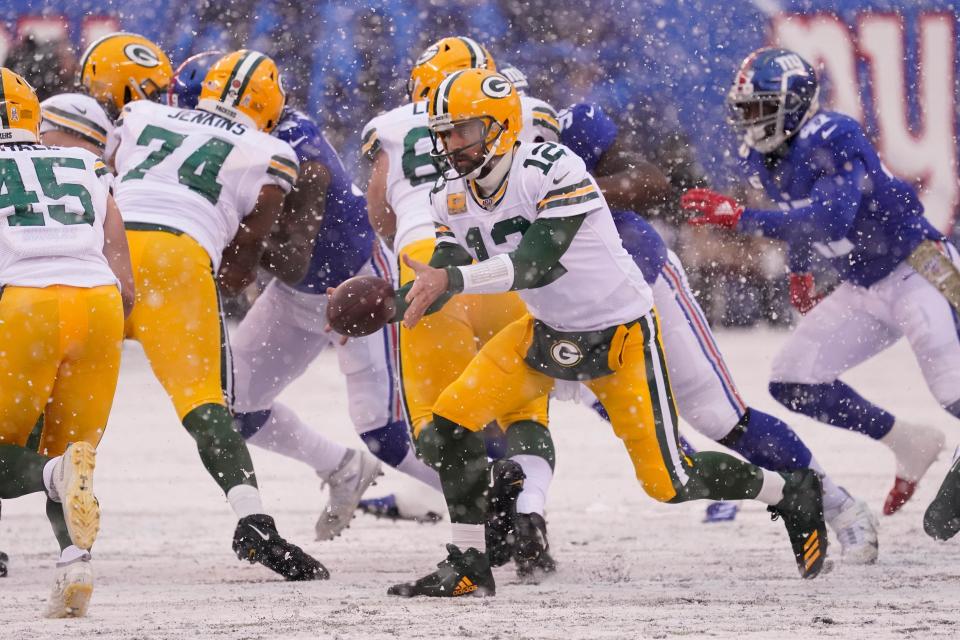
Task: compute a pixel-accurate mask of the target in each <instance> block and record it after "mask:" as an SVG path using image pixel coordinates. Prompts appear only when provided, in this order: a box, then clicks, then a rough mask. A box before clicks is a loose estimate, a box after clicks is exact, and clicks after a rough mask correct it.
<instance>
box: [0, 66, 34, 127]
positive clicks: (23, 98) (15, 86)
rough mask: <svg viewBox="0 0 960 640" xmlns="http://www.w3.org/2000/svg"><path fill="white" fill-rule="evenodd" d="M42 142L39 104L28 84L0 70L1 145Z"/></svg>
mask: <svg viewBox="0 0 960 640" xmlns="http://www.w3.org/2000/svg"><path fill="white" fill-rule="evenodd" d="M39 140H40V100H38V99H37V94H36V92H35V91H34V90H33V87H31V86H30V83H28V82H27V81H26V80H24V79H23V78H22V77H21V76H20V75H18V74H16V73H14V72H13V71H10V69H7V68H6V67H0V143H6V142H38V141H39Z"/></svg>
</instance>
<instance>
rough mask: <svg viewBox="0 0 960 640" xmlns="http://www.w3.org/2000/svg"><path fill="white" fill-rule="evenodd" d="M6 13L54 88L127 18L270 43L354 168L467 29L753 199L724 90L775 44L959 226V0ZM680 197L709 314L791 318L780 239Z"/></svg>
mask: <svg viewBox="0 0 960 640" xmlns="http://www.w3.org/2000/svg"><path fill="white" fill-rule="evenodd" d="M906 4H908V5H909V6H907V7H904V6H901V5H906ZM0 8H2V9H3V12H4V15H5V16H7V17H8V19H7V20H6V21H4V22H2V23H0V59H6V60H7V63H8V64H11V65H12V64H13V63H14V62H15V61H20V64H23V61H24V60H25V59H26V60H27V62H29V60H30V59H36V58H40V59H41V60H43V61H44V73H43V74H41V75H40V76H35V78H37V79H36V80H35V82H36V83H37V84H38V88H39V89H40V90H41V92H42V93H53V92H58V91H62V90H69V88H70V85H71V84H72V78H73V73H74V69H75V66H76V56H77V54H78V52H80V51H82V49H83V47H85V46H86V44H87V43H88V42H89V41H90V40H91V39H93V38H96V37H98V36H99V35H101V34H103V33H108V32H110V31H114V30H117V29H124V30H130V31H136V32H139V33H142V34H144V35H146V36H147V37H150V38H152V39H154V40H155V41H157V42H158V43H159V44H160V45H161V46H162V47H164V48H165V49H166V50H167V51H168V52H169V53H170V55H171V59H172V60H173V62H174V65H176V64H178V63H179V62H180V61H182V60H183V59H184V58H185V57H186V56H188V55H189V54H191V53H195V52H198V51H203V50H207V49H211V48H219V49H231V48H239V47H241V46H249V47H252V48H257V49H260V50H262V51H264V52H266V53H268V54H271V55H273V56H274V57H275V58H276V59H277V61H278V62H279V63H280V65H281V67H282V68H283V69H284V70H285V73H286V78H285V79H286V81H287V86H288V88H289V89H290V93H291V96H292V98H293V101H294V102H295V103H297V104H299V105H303V106H306V108H307V109H308V110H309V111H311V112H312V113H313V114H315V115H316V116H317V117H318V119H319V120H320V121H321V123H322V124H323V126H324V128H325V130H326V132H327V134H328V136H329V137H330V139H331V141H332V142H333V143H334V145H335V146H336V147H337V148H338V149H339V150H340V151H341V153H342V154H343V155H344V158H345V160H346V161H347V163H348V166H353V164H354V163H355V161H356V155H357V147H358V146H359V136H358V133H359V131H360V129H361V128H362V126H363V124H364V123H365V122H366V121H367V120H368V119H369V118H370V117H372V116H374V115H376V113H378V112H379V111H381V110H383V109H386V108H390V107H393V106H395V105H396V104H398V103H399V102H400V101H402V100H403V99H404V96H403V91H404V86H405V82H406V77H407V73H408V70H409V68H410V64H411V62H412V57H413V56H415V55H416V53H418V52H419V51H420V50H422V49H423V48H424V47H425V46H426V45H427V44H429V42H431V41H432V40H435V39H436V38H438V37H440V36H443V35H448V34H461V35H470V36H473V37H475V38H476V39H478V40H480V41H482V42H484V43H485V44H486V45H487V46H488V47H489V48H490V49H491V51H492V52H493V54H494V57H495V58H496V59H497V60H499V61H501V62H503V61H510V62H512V63H513V64H514V65H516V66H518V67H519V68H520V69H522V70H523V71H525V72H526V73H527V75H528V76H529V77H530V83H531V89H530V92H531V93H532V94H534V95H536V96H537V97H540V98H543V99H545V100H547V101H549V102H551V103H552V104H553V105H554V106H555V107H557V108H562V107H564V106H566V105H568V104H570V103H572V102H576V101H581V100H589V101H591V102H597V103H600V104H601V105H602V106H603V107H604V108H605V109H607V110H608V112H609V113H610V114H611V115H612V116H613V117H614V118H615V119H616V120H617V121H618V122H619V123H620V124H621V127H622V131H623V132H624V133H627V134H629V135H631V136H632V138H633V140H634V141H635V144H636V145H637V146H638V147H639V148H640V149H641V150H642V151H643V152H644V153H645V154H646V155H647V156H648V157H650V158H651V159H653V160H654V161H656V162H658V163H659V164H661V166H665V167H668V168H669V169H670V173H671V177H672V179H673V182H674V184H675V186H676V188H677V190H678V191H679V190H681V189H683V188H685V187H688V186H691V185H693V184H698V183H710V184H713V185H715V186H717V187H719V188H722V189H727V190H733V191H735V192H738V193H740V194H741V195H743V196H744V197H748V194H747V192H746V190H745V189H744V186H743V185H744V182H743V178H744V176H741V175H738V173H737V170H736V166H735V163H734V162H733V160H732V158H733V156H734V155H735V151H736V142H735V140H734V138H733V136H732V134H731V132H730V130H729V128H728V127H727V126H726V125H725V123H724V116H725V108H724V105H723V95H724V92H725V91H726V89H727V87H728V84H729V81H730V79H731V77H732V74H733V71H734V69H735V68H736V66H737V64H738V62H739V61H740V60H741V59H742V58H743V57H744V56H745V55H746V54H747V53H748V52H749V51H750V50H752V49H754V48H756V47H758V46H761V45H763V44H781V45H783V46H787V47H790V48H794V49H796V50H798V51H799V52H800V53H801V54H803V55H805V56H806V57H807V58H808V59H809V60H810V61H811V62H813V63H814V64H815V66H817V67H818V69H819V70H820V73H821V78H822V80H823V85H824V89H823V98H824V102H825V103H826V104H827V105H828V106H831V107H834V108H837V109H839V110H842V111H845V112H847V113H850V114H852V115H854V116H855V117H857V118H858V119H860V120H861V121H863V122H864V123H865V124H866V126H867V128H868V131H869V133H870V135H871V136H872V137H873V138H874V140H875V141H876V143H877V145H878V147H879V148H880V151H881V154H882V156H883V158H884V161H885V163H886V164H887V166H888V167H889V168H890V169H891V171H893V172H894V173H897V174H899V175H901V176H903V177H905V178H908V179H910V180H912V181H914V182H915V183H916V184H917V185H918V186H919V187H920V188H921V190H922V197H923V200H924V203H925V205H926V208H927V215H928V217H930V219H931V220H932V221H933V222H934V223H935V224H936V225H937V226H938V227H940V228H941V229H943V230H944V231H947V232H950V233H951V234H953V235H954V237H955V238H957V237H958V236H960V233H958V227H957V225H956V222H955V218H956V213H957V209H958V205H960V184H958V180H957V168H958V160H957V156H958V143H957V138H956V130H957V118H958V112H957V106H958V105H957V95H958V81H960V74H958V73H957V64H958V51H957V49H958V46H957V45H958V40H957V33H958V32H957V16H956V10H955V9H956V7H955V3H953V2H949V1H947V0H913V1H911V2H910V3H902V2H895V1H883V0H844V1H840V2H829V1H826V0H782V1H779V2H778V1H777V0H754V1H753V2H747V1H743V0H735V1H732V2H727V3H716V2H711V1H709V0H692V1H686V2H667V1H665V0H659V1H641V0H622V1H606V0H592V1H591V0H586V1H584V0H580V1H578V2H571V1H569V0H550V1H547V0H529V1H520V0H491V1H480V2H478V1H476V0H472V1H469V0H449V1H446V2H444V1H442V0H408V1H405V2H400V1H396V0H380V1H378V2H377V1H373V2H370V1H366V2H365V1H361V0H355V1H342V0H339V1H326V2H324V1H320V2H309V3H308V2H289V1H286V2H285V1H277V0H232V1H230V0H201V1H200V2H181V1H171V2H167V3H158V2H156V1H155V0H125V1H123V2H120V1H118V0H99V1H96V2H94V1H90V0H81V1H79V2H78V1H76V0H43V1H42V2H40V3H38V2H35V1H29V0H27V1H24V0H0ZM31 35H32V36H33V37H34V41H33V42H25V38H26V37H27V36H31ZM51 59H53V60H56V63H55V64H50V63H49V62H48V61H49V60H51ZM671 209H672V207H669V206H668V207H666V208H665V210H664V211H661V212H659V213H660V214H661V215H660V220H661V228H662V230H663V231H664V233H665V235H666V236H667V237H668V239H669V240H670V242H671V244H673V245H674V247H675V248H676V249H677V250H678V252H679V253H680V254H681V256H682V257H683V259H684V261H685V263H686V264H687V266H688V270H689V271H690V272H691V276H692V280H693V282H694V287H695V289H696V290H697V291H698V294H699V295H700V297H701V301H702V302H703V303H704V305H705V307H707V310H708V313H709V314H710V316H711V319H712V320H713V321H714V322H717V323H720V324H725V325H750V324H754V323H756V322H758V321H761V320H766V321H768V322H772V323H775V324H779V323H783V322H789V321H790V319H791V318H792V313H790V312H789V310H788V308H787V304H786V301H785V295H784V286H783V285H784V283H783V280H784V278H783V277H782V274H783V260H782V256H781V254H780V252H779V251H778V250H777V249H776V247H775V246H773V245H770V244H769V243H766V242H762V241H757V240H751V239H733V238H732V237H730V236H724V237H722V240H723V242H718V241H717V240H718V238H719V237H718V236H717V235H716V234H717V233H718V232H716V231H698V232H694V231H692V230H690V229H687V228H684V227H683V226H682V225H680V224H677V223H678V216H677V212H676V211H673V210H671ZM827 278H828V276H827Z"/></svg>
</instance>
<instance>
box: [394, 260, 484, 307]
mask: <svg viewBox="0 0 960 640" xmlns="http://www.w3.org/2000/svg"><path fill="white" fill-rule="evenodd" d="M472 261H473V258H471V257H470V254H469V253H467V250H466V249H464V248H463V247H461V246H460V245H458V244H452V243H450V242H443V243H437V246H436V247H434V249H433V255H432V256H430V266H431V267H434V268H436V269H446V270H447V278H449V279H450V280H451V281H452V279H453V278H459V282H460V288H461V289H462V288H463V278H462V277H461V276H460V271H459V270H458V269H457V267H458V266H461V265H468V264H470V263H471V262H472ZM412 286H413V283H412V282H408V283H407V284H405V285H403V286H402V287H400V288H399V289H397V293H396V295H395V296H394V306H395V307H396V309H397V312H396V313H395V314H394V317H393V318H394V322H399V321H400V320H401V319H402V318H403V314H404V313H406V311H407V306H408V305H407V301H406V297H407V294H408V293H409V292H410V287H412ZM457 292H458V289H454V288H452V287H448V290H447V292H446V293H444V294H443V295H441V296H440V297H439V298H437V300H436V301H435V302H434V303H433V304H432V305H430V306H429V307H427V314H426V315H430V314H431V313H436V312H437V311H439V310H440V309H441V308H443V305H445V304H446V303H447V301H448V300H450V298H452V297H453V296H454V295H455V294H456V293H457Z"/></svg>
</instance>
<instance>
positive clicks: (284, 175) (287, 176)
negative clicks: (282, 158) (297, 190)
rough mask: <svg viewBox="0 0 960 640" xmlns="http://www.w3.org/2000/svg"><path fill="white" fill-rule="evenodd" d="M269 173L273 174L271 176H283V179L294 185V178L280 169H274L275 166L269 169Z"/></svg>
mask: <svg viewBox="0 0 960 640" xmlns="http://www.w3.org/2000/svg"><path fill="white" fill-rule="evenodd" d="M267 173H268V174H269V175H271V176H278V177H280V178H283V179H284V180H286V181H287V182H288V183H290V186H291V187H292V186H293V178H291V177H290V175H289V174H286V173H284V172H283V171H278V170H276V169H274V168H273V167H270V168H269V169H267Z"/></svg>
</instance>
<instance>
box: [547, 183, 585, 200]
mask: <svg viewBox="0 0 960 640" xmlns="http://www.w3.org/2000/svg"><path fill="white" fill-rule="evenodd" d="M589 184H590V178H584V179H583V181H582V182H578V183H577V184H571V185H567V186H565V187H560V188H559V189H554V190H553V191H547V195H545V196H543V198H541V200H546V199H547V198H552V197H554V196H562V195H563V194H565V193H570V192H572V191H576V190H577V189H583V188H584V187H586V186H588V185H589Z"/></svg>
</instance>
